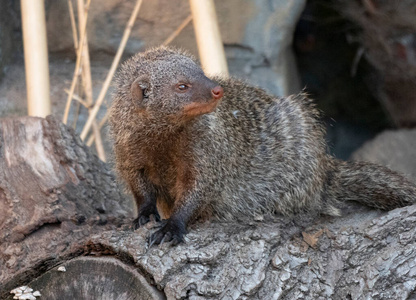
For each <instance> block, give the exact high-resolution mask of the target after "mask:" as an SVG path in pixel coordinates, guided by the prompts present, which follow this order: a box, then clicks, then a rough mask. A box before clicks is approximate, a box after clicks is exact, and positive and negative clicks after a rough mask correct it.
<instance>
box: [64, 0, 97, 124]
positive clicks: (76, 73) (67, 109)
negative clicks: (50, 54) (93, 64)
mask: <svg viewBox="0 0 416 300" xmlns="http://www.w3.org/2000/svg"><path fill="white" fill-rule="evenodd" d="M90 3H91V0H88V3H87V8H89V7H90ZM87 16H88V10H87V11H86V13H85V18H87ZM86 31H87V22H85V24H84V28H82V31H81V37H80V39H79V47H78V51H77V61H76V63H75V71H74V77H73V78H72V83H71V88H70V89H69V95H68V99H67V101H66V106H65V112H64V117H63V119H62V122H63V123H64V124H66V123H67V122H68V115H69V108H70V107H71V102H72V94H73V93H74V89H75V85H76V83H77V77H78V73H79V69H80V67H81V54H82V48H83V44H84V43H83V41H84V38H85V33H86Z"/></svg>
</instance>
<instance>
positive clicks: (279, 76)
mask: <svg viewBox="0 0 416 300" xmlns="http://www.w3.org/2000/svg"><path fill="white" fill-rule="evenodd" d="M305 3H306V0H297V1H289V2H288V1H283V0H272V1H269V0H256V1H248V0H230V1H216V11H217V16H218V21H219V25H220V30H221V34H222V39H223V42H224V45H225V48H226V53H227V57H228V62H229V67H230V70H231V73H232V74H233V75H235V76H237V77H242V78H247V79H249V80H250V81H252V82H254V83H255V84H258V85H259V86H261V87H264V88H266V89H267V90H269V91H270V92H272V93H274V94H277V95H280V96H283V95H287V94H290V93H293V92H296V91H298V90H299V88H300V84H299V79H298V74H297V71H296V64H295V59H294V55H293V53H292V48H291V44H292V37H293V33H294V30H295V26H296V23H297V21H298V19H299V16H300V14H301V12H302V10H303V8H304V6H305ZM134 4H135V1H129V2H126V1H121V0H103V1H92V3H91V8H90V10H89V16H88V28H87V33H88V41H89V49H90V52H91V59H93V60H94V59H95V58H96V57H97V56H99V55H100V54H102V53H107V54H111V55H113V54H114V53H115V52H116V51H117V48H118V45H119V43H120V40H121V37H122V35H123V31H124V27H125V25H126V23H127V20H128V18H129V17H130V14H131V11H132V9H133V6H134ZM46 7H47V27H48V44H49V50H50V51H51V52H55V53H61V54H65V53H66V55H70V56H72V57H73V55H74V54H73V53H74V50H73V38H72V33H71V30H70V28H71V25H70V18H69V13H68V5H67V1H65V0H58V1H57V0H53V1H52V0H49V1H46ZM189 14H190V9H189V4H188V1H178V0H175V1H172V0H154V1H144V2H143V4H142V7H141V9H140V12H139V16H138V18H137V20H136V23H135V25H134V27H133V30H132V33H131V36H130V40H129V42H128V43H127V46H126V49H125V55H126V56H129V55H132V54H134V53H136V52H138V51H141V50H144V49H145V48H146V47H151V46H156V45H159V44H161V43H163V41H164V40H165V39H166V38H167V37H168V36H169V35H170V34H171V33H172V32H173V31H174V30H175V29H176V28H177V27H178V26H179V25H180V24H181V23H182V22H183V20H184V19H185V18H186V17H187V16H188V15H189ZM172 44H173V45H175V46H179V47H183V48H186V49H188V50H189V51H191V52H192V53H193V54H195V55H197V54H198V51H197V47H196V42H195V37H194V31H193V27H192V24H189V25H188V26H186V28H185V29H184V30H183V31H182V32H181V34H180V35H179V36H178V37H177V38H176V39H175V40H174V41H173V43H172Z"/></svg>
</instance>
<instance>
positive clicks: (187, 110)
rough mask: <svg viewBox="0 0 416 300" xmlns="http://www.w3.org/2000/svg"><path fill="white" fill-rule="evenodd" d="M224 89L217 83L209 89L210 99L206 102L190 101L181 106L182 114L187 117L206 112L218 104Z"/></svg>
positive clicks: (212, 109)
mask: <svg viewBox="0 0 416 300" xmlns="http://www.w3.org/2000/svg"><path fill="white" fill-rule="evenodd" d="M223 95H224V90H223V89H222V87H220V86H219V85H218V86H216V87H214V88H213V89H212V90H211V96H212V99H211V100H210V101H208V102H192V103H190V104H188V105H186V106H185V107H184V108H183V114H184V116H185V117H187V118H192V117H196V116H200V115H203V114H208V113H210V112H212V111H214V109H215V108H216V107H217V106H218V104H219V103H220V100H221V98H222V96H223Z"/></svg>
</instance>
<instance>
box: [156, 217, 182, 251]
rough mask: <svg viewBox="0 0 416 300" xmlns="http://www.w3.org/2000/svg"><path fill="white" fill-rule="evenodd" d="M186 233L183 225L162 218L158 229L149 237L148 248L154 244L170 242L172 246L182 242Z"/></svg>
mask: <svg viewBox="0 0 416 300" xmlns="http://www.w3.org/2000/svg"><path fill="white" fill-rule="evenodd" d="M185 234H186V230H185V225H184V224H181V223H178V222H174V221H172V220H171V219H168V220H163V221H162V223H161V226H160V228H159V229H158V230H156V231H155V232H154V233H152V234H151V235H150V237H149V248H150V247H152V246H153V245H154V244H156V245H159V244H163V243H167V242H171V243H172V245H173V246H176V245H177V244H179V243H181V242H183V237H184V235H185Z"/></svg>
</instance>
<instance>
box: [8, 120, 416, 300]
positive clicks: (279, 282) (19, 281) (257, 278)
mask: <svg viewBox="0 0 416 300" xmlns="http://www.w3.org/2000/svg"><path fill="white" fill-rule="evenodd" d="M131 203H132V202H131V201H130V199H129V198H127V197H125V196H123V195H122V193H121V192H120V191H119V188H118V186H117V184H116V182H115V178H114V176H113V175H112V173H111V172H110V171H109V169H108V167H107V166H106V165H105V164H104V163H102V162H100V161H99V160H98V159H97V158H96V157H95V156H93V155H92V154H90V152H89V150H88V149H87V148H86V147H85V146H84V145H83V144H82V142H81V141H80V140H79V139H78V138H77V137H76V136H75V135H74V134H73V132H72V131H71V130H69V129H67V128H66V127H65V126H63V125H62V124H59V123H58V122H56V121H55V120H54V119H52V118H47V119H39V118H29V117H28V118H19V119H3V120H0V266H1V267H0V298H1V299H12V297H13V295H11V294H10V291H11V290H12V289H14V288H16V287H18V286H21V285H27V286H29V287H31V288H32V289H34V290H35V291H36V290H37V291H39V292H40V294H41V295H42V296H41V297H40V298H38V299H165V298H167V299H415V298H416V292H415V288H416V250H415V249H416V247H415V246H416V229H415V228H416V205H413V206H409V207H405V208H400V209H396V210H393V211H390V212H381V211H377V210H372V209H368V208H365V207H362V206H359V205H349V206H348V207H346V208H345V210H344V215H343V216H342V217H339V218H335V217H319V216H312V215H309V216H297V217H295V218H293V219H286V218H279V217H277V216H276V218H272V219H266V220H263V221H258V222H252V223H247V224H241V223H219V222H212V221H211V222H205V223H196V224H193V225H191V226H190V227H189V233H188V235H187V236H186V238H185V239H186V241H185V243H182V244H179V245H177V246H175V247H173V246H171V245H170V244H163V245H160V246H153V247H151V248H149V244H148V242H147V237H148V236H149V234H150V233H151V232H152V231H153V230H154V225H155V224H154V223H152V222H150V223H148V224H146V225H145V226H144V227H143V228H140V229H138V230H136V231H132V230H131V229H130V226H127V225H125V224H126V222H130V221H131V219H132V212H133V207H132V204H131ZM103 256H105V257H103ZM58 267H65V270H66V271H65V272H60V271H58Z"/></svg>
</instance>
